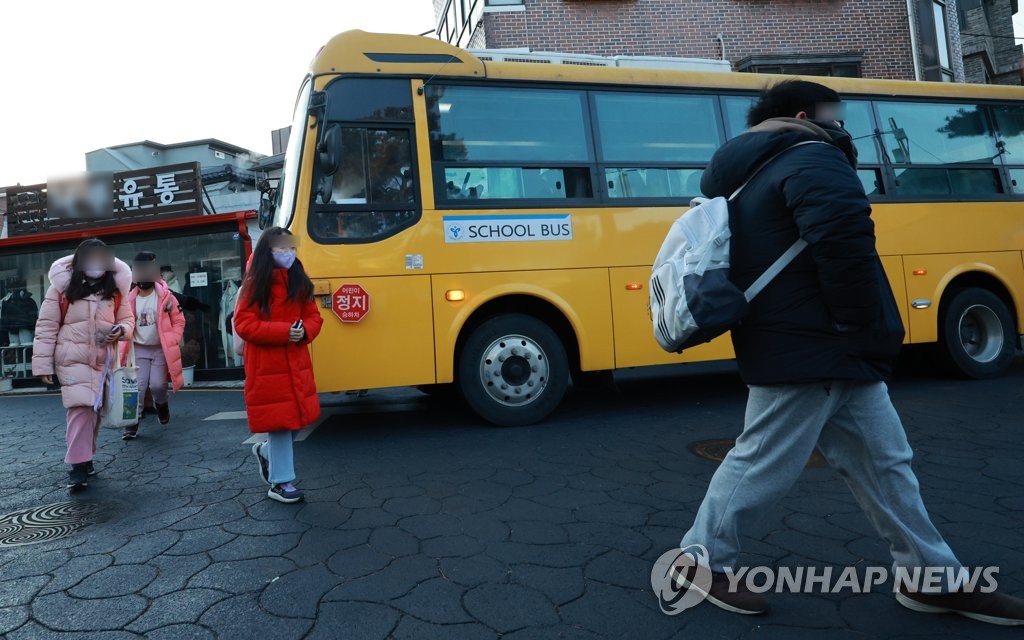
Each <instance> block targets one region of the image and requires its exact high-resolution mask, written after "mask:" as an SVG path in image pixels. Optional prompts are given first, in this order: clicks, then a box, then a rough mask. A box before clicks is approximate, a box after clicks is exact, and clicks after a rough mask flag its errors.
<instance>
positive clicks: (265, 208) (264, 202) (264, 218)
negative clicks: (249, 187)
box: [256, 193, 277, 229]
mask: <svg viewBox="0 0 1024 640" xmlns="http://www.w3.org/2000/svg"><path fill="white" fill-rule="evenodd" d="M267 195H272V194H271V193H268V194H267ZM276 210H277V205H275V204H274V201H273V200H272V199H270V198H268V197H266V196H264V197H261V198H260V208H259V210H258V212H257V214H256V220H257V222H258V223H259V226H260V229H266V228H267V227H269V226H270V223H271V221H272V220H273V219H274V212H275V211H276Z"/></svg>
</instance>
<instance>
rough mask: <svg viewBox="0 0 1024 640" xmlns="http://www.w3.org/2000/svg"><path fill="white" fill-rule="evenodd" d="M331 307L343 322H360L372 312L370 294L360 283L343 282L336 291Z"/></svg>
mask: <svg viewBox="0 0 1024 640" xmlns="http://www.w3.org/2000/svg"><path fill="white" fill-rule="evenodd" d="M331 309H332V310H334V315H336V316H338V319H339V320H341V321H342V322H359V321H360V320H362V319H363V318H365V317H366V314H367V313H369V312H370V294H369V293H367V292H366V289H363V287H362V286H361V285H358V284H343V285H341V286H340V287H338V290H337V291H335V292H334V296H333V297H332V299H331Z"/></svg>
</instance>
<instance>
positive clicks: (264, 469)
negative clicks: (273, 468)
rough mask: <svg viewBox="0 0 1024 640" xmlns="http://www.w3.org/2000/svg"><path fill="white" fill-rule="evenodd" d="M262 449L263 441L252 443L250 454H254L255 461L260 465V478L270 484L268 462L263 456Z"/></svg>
mask: <svg viewBox="0 0 1024 640" xmlns="http://www.w3.org/2000/svg"><path fill="white" fill-rule="evenodd" d="M262 449H263V443H262V442H257V443H256V444H254V445H252V455H254V456H256V461H257V462H258V463H259V465H260V479H261V480H263V482H266V483H267V484H270V463H269V462H267V459H266V458H264V457H263V453H262Z"/></svg>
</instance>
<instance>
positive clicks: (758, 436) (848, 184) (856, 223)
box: [682, 81, 1024, 624]
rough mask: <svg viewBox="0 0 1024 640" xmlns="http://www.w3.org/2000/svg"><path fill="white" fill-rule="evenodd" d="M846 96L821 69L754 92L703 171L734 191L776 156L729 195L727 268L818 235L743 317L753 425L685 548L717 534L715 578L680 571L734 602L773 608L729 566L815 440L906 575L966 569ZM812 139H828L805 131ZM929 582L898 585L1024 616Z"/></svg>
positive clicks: (743, 609) (961, 609) (971, 607)
mask: <svg viewBox="0 0 1024 640" xmlns="http://www.w3.org/2000/svg"><path fill="white" fill-rule="evenodd" d="M840 106H841V105H840V97H839V95H838V94H837V93H836V92H834V91H832V90H831V89H829V88H827V87H824V86H822V85H819V84H816V83H811V82H803V81H787V82H783V83H780V84H777V85H775V86H774V87H772V88H770V89H768V90H766V91H765V93H764V94H763V95H762V96H761V98H760V100H759V101H758V102H757V103H756V104H755V105H754V106H753V107H752V108H751V110H750V113H749V115H748V124H749V125H750V126H751V129H750V130H749V131H747V132H746V133H744V134H743V135H740V136H738V137H736V138H735V139H733V140H730V141H729V142H728V143H726V144H725V145H723V146H722V148H721V149H719V150H718V152H717V153H716V154H715V156H714V157H713V158H712V160H711V163H710V165H709V166H708V168H707V171H706V172H705V174H704V177H703V179H702V181H701V190H702V191H703V192H704V194H705V195H707V196H709V197H715V196H728V195H729V194H731V193H732V192H733V191H735V190H736V189H737V188H738V187H740V186H741V185H742V184H744V183H745V182H746V181H747V180H748V178H750V176H751V175H752V174H753V173H754V171H755V170H756V169H757V168H758V167H761V166H764V169H763V170H762V171H760V172H759V173H758V174H757V176H756V177H754V178H753V179H752V180H751V181H750V183H749V184H748V185H747V186H746V187H745V188H744V190H743V192H742V193H741V194H740V196H739V197H738V198H737V199H736V200H735V201H734V202H733V203H732V204H731V205H730V227H731V229H732V233H733V236H732V240H731V246H730V255H731V264H730V279H731V280H732V281H733V282H734V283H735V284H736V285H737V286H738V287H739V288H740V289H741V290H742V289H746V288H747V287H748V286H749V285H750V284H751V283H752V282H753V281H754V280H755V279H756V278H757V277H758V276H760V275H761V274H762V273H764V271H765V270H766V269H767V268H768V267H769V265H771V264H772V263H773V262H774V261H775V260H776V259H777V258H778V257H779V256H780V255H782V254H783V253H784V252H785V251H786V249H788V248H789V247H790V246H791V245H792V244H793V242H794V241H795V240H797V238H803V239H804V240H806V241H807V243H808V244H807V247H806V248H805V249H804V250H803V251H802V252H801V254H800V255H798V256H797V258H796V259H795V260H793V262H792V263H791V264H790V265H789V266H787V267H786V268H785V269H784V270H783V271H782V272H781V273H780V274H779V276H778V277H777V278H776V279H775V280H773V281H772V283H771V284H769V285H768V286H767V287H766V288H765V289H764V290H763V291H762V292H761V294H760V295H759V296H758V297H757V298H755V299H754V300H753V301H752V302H751V304H750V308H749V314H748V316H747V317H745V318H744V320H743V322H742V324H741V325H740V326H738V327H736V328H734V329H733V331H732V339H733V346H734V347H735V351H736V360H737V362H738V365H739V369H740V374H741V376H742V377H743V379H744V381H745V382H746V383H747V384H748V385H749V387H750V395H749V398H748V401H747V409H746V416H745V422H744V427H743V433H742V434H741V435H740V436H739V438H738V439H737V440H736V446H735V448H733V449H732V451H730V452H729V455H728V456H726V458H725V460H724V461H723V462H722V465H721V466H720V467H719V468H718V470H717V471H716V473H715V475H714V477H713V478H712V480H711V485H710V487H709V488H708V492H707V495H706V497H705V498H704V501H703V503H702V504H701V507H700V510H699V512H698V513H697V517H696V519H695V521H694V524H693V527H692V528H691V529H690V530H689V531H688V532H687V533H686V535H685V536H684V538H683V540H682V547H683V548H684V549H686V548H687V547H691V546H692V545H702V546H704V547H705V548H706V550H707V554H706V555H707V559H708V563H709V564H710V567H709V568H710V570H711V571H712V579H711V582H710V585H705V587H704V588H701V587H700V586H698V585H696V584H694V585H691V584H690V582H689V581H688V580H686V579H685V578H684V580H683V582H684V583H685V584H686V586H693V587H694V588H698V589H700V590H701V591H702V592H705V593H707V596H708V600H709V601H710V602H712V603H713V604H716V605H718V606H720V607H722V608H724V609H726V610H729V611H733V612H736V613H747V614H753V613H763V612H765V611H767V609H768V603H767V601H766V599H765V598H764V597H763V596H761V595H759V594H757V593H753V592H750V591H749V590H747V589H745V588H744V585H743V583H742V581H735V580H734V581H733V582H734V584H733V585H730V582H729V580H728V576H727V575H726V573H725V570H726V569H727V568H734V567H737V560H738V557H737V556H738V553H739V551H740V536H741V535H743V534H744V533H745V532H746V530H747V529H748V527H749V526H750V525H751V524H752V523H753V522H754V521H755V520H756V519H757V518H759V517H760V516H761V515H763V514H764V513H765V512H766V511H767V510H769V509H771V508H772V506H773V503H774V502H775V501H776V500H778V499H779V498H781V497H782V496H784V495H785V494H786V493H787V492H788V491H789V489H790V488H791V487H792V485H793V483H794V482H795V481H796V479H797V477H798V476H799V475H800V472H801V470H802V469H803V467H804V464H805V463H806V462H807V460H808V458H809V457H810V455H811V453H812V452H813V450H814V448H815V445H817V446H818V448H819V450H820V451H821V453H822V454H823V455H824V456H825V458H826V459H827V460H828V462H829V464H830V466H832V467H833V468H834V469H835V470H836V471H837V472H838V473H839V475H840V476H842V477H843V478H844V479H845V480H846V482H847V484H848V485H849V487H850V489H851V490H852V492H853V494H854V497H855V498H856V499H857V502H858V504H860V506H861V507H862V508H863V509H864V512H865V514H866V515H867V517H868V519H869V520H870V521H871V522H872V524H873V525H874V527H875V529H876V530H877V531H878V532H879V533H880V534H881V535H882V536H884V537H885V538H886V539H887V540H888V541H889V544H890V551H891V553H892V557H893V561H894V568H896V570H897V577H898V576H899V575H900V572H901V571H906V572H907V574H908V575H910V574H912V572H913V570H914V569H917V568H920V569H921V570H922V571H923V570H924V569H925V568H927V567H935V568H939V569H942V570H943V573H945V571H946V570H948V571H950V572H953V574H954V575H955V574H956V572H959V571H960V570H961V569H963V567H962V566H961V565H960V563H959V561H958V560H957V559H956V556H954V554H953V552H952V551H951V550H950V548H949V546H948V545H947V544H946V542H945V541H944V540H943V538H942V536H941V535H940V534H939V532H938V531H937V530H936V528H935V526H934V525H933V524H932V522H931V520H930V518H929V517H928V513H927V511H926V510H925V507H924V503H923V502H922V500H921V494H920V489H919V485H918V482H917V478H916V477H915V476H914V473H913V471H912V470H911V467H910V461H911V458H912V452H911V449H910V445H909V444H908V443H907V437H906V434H905V432H904V430H903V426H902V424H901V423H900V419H899V416H898V415H897V414H896V411H895V409H894V408H893V406H892V402H891V401H890V399H889V395H888V389H887V388H886V386H885V383H884V380H885V379H886V378H888V376H889V374H890V373H891V371H892V364H893V361H894V359H895V357H896V355H897V354H898V352H899V347H900V344H901V343H902V340H903V325H902V322H901V320H900V317H899V311H898V308H897V306H896V303H895V299H894V298H893V294H892V290H891V289H890V288H889V283H888V281H887V280H886V277H885V274H884V272H883V270H882V267H881V262H880V260H879V258H878V254H877V253H876V251H875V235H874V224H873V222H872V221H871V217H870V215H871V206H870V204H869V202H868V199H867V196H865V194H864V189H863V187H862V186H861V183H860V180H859V179H858V177H857V173H856V170H855V168H856V158H857V154H856V147H855V146H854V144H853V140H852V139H851V137H850V135H849V134H848V133H847V132H846V131H845V130H844V129H843V127H842V122H841V121H840V120H839V117H840V115H839V110H840ZM809 141H818V142H823V143H825V144H803V145H800V146H799V147H794V145H796V144H798V143H801V142H809ZM769 160H771V162H770V163H768V161H769ZM766 163H768V164H766ZM917 586H918V585H914V584H910V583H909V581H908V582H907V583H904V584H902V585H900V588H899V590H898V593H897V594H896V597H897V600H899V602H900V603H901V604H903V605H904V606H907V607H909V608H911V609H914V610H917V611H928V612H937V611H954V612H958V613H962V614H964V615H968V616H970V617H973V618H977V619H982V620H985V621H987V622H995V623H999V624H1024V606H1022V605H1024V601H1021V600H1020V599H1017V598H1012V597H1010V596H1006V595H1002V594H998V593H988V594H985V593H979V592H974V593H966V592H952V593H949V591H951V590H952V589H951V588H950V586H949V584H948V582H947V583H944V584H943V586H942V587H940V588H939V589H938V591H929V590H927V589H918V588H917Z"/></svg>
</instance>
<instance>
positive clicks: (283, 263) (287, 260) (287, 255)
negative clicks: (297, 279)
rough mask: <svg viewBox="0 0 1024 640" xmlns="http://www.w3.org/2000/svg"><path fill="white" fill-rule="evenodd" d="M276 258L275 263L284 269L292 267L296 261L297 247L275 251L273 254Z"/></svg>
mask: <svg viewBox="0 0 1024 640" xmlns="http://www.w3.org/2000/svg"><path fill="white" fill-rule="evenodd" d="M271 256H273V258H274V264H276V265H277V266H278V267H280V268H282V269H291V268H292V264H293V263H294V262H295V249H291V250H288V251H275V252H273V253H272V254H271Z"/></svg>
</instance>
